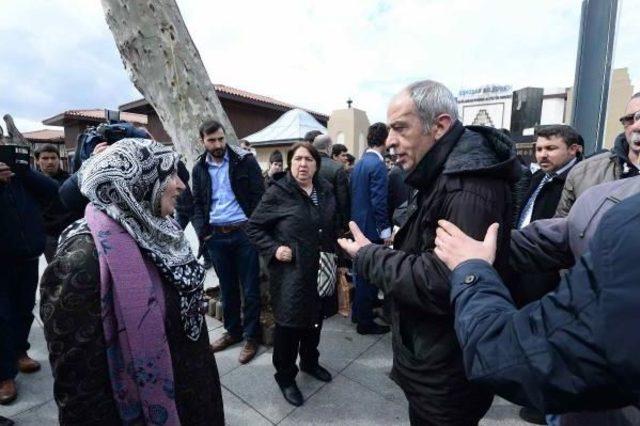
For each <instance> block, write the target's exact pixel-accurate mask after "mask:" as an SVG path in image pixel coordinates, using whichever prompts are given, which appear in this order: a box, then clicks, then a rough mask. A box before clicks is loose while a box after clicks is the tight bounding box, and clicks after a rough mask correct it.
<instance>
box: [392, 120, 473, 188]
mask: <svg viewBox="0 0 640 426" xmlns="http://www.w3.org/2000/svg"><path fill="white" fill-rule="evenodd" d="M464 130H465V129H464V126H463V125H462V123H461V122H460V121H459V120H456V122H455V123H453V125H452V126H451V127H450V128H449V130H447V133H445V134H444V135H443V136H442V137H441V138H440V140H438V141H437V142H436V144H435V145H434V146H433V148H431V150H430V151H429V152H427V154H426V155H425V156H424V157H423V158H422V160H420V162H419V163H418V165H417V166H416V168H415V169H414V170H413V171H411V172H410V173H409V175H408V176H407V178H406V179H405V182H406V183H407V184H409V185H410V186H412V187H414V188H416V189H422V188H425V187H427V186H428V185H429V184H430V183H431V182H432V181H433V180H434V179H435V178H436V177H437V176H438V175H439V174H440V173H441V172H442V170H443V168H444V164H445V162H446V161H447V157H449V153H451V150H452V149H453V147H454V146H455V145H456V143H457V142H458V140H459V139H460V137H461V136H462V134H463V133H464Z"/></svg>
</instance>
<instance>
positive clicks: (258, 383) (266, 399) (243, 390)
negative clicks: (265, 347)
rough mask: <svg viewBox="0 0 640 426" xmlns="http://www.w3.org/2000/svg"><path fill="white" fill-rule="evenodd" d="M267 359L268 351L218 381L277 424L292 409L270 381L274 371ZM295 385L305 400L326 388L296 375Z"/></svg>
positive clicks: (273, 382)
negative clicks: (296, 384)
mask: <svg viewBox="0 0 640 426" xmlns="http://www.w3.org/2000/svg"><path fill="white" fill-rule="evenodd" d="M271 355H272V354H271V351H269V352H266V353H264V354H262V355H260V356H259V357H257V358H256V359H254V360H253V362H251V363H250V364H247V365H243V366H241V367H240V368H237V369H235V370H233V371H232V372H230V373H229V374H227V375H226V376H224V377H222V379H221V381H222V384H223V385H224V386H225V387H226V388H228V389H229V390H230V391H231V392H233V393H234V394H235V395H237V396H238V397H240V398H241V399H242V400H243V401H245V402H246V403H248V404H249V405H251V406H252V407H253V408H254V409H255V410H257V411H258V412H260V413H261V414H262V415H263V416H264V417H266V418H267V419H269V420H270V421H271V422H273V423H278V422H280V420H282V419H283V418H284V417H285V416H286V415H287V414H289V413H290V412H292V411H293V410H294V409H296V407H294V406H293V405H291V404H289V403H288V402H287V401H286V400H285V399H284V397H283V396H282V393H281V392H280V389H279V388H278V385H277V383H276V381H275V379H274V378H273V374H274V373H275V370H274V368H273V365H272V363H271ZM296 382H297V383H298V387H299V388H300V391H301V392H302V395H303V396H304V398H305V399H308V398H309V397H310V396H311V395H313V394H314V393H315V392H316V391H318V389H320V388H321V387H322V386H324V385H326V384H325V383H323V382H320V381H319V380H316V379H314V378H312V377H311V376H309V375H307V374H304V373H300V374H298V376H297V377H296Z"/></svg>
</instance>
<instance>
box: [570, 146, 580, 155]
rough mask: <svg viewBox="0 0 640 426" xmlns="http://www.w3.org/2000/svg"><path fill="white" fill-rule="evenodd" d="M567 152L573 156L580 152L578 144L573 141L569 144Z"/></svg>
mask: <svg viewBox="0 0 640 426" xmlns="http://www.w3.org/2000/svg"><path fill="white" fill-rule="evenodd" d="M569 152H570V153H571V154H572V155H573V156H574V157H575V156H576V155H578V153H579V152H580V145H578V144H577V143H574V144H572V145H570V146H569Z"/></svg>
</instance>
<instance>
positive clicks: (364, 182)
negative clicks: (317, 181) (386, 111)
mask: <svg viewBox="0 0 640 426" xmlns="http://www.w3.org/2000/svg"><path fill="white" fill-rule="evenodd" d="M388 134H389V132H388V131H387V126H386V125H385V124H384V123H375V124H372V125H371V126H369V130H368V132H367V146H368V148H367V150H366V151H365V152H364V154H363V155H362V158H360V160H359V161H358V162H356V165H355V166H354V168H353V171H352V172H351V180H350V186H351V199H352V205H351V220H352V221H354V222H355V223H356V224H357V225H358V227H360V229H362V232H363V233H364V234H365V235H366V236H367V238H369V239H370V240H371V241H374V242H376V243H380V244H381V243H383V242H386V243H390V238H391V222H390V221H389V214H388V210H387V209H388V204H387V199H388V194H389V182H388V176H387V168H386V166H385V164H384V160H383V157H382V154H383V153H384V151H385V146H384V143H385V141H386V140H387V135H388ZM353 281H354V284H355V287H356V294H355V298H354V300H353V312H352V316H353V320H354V322H356V323H357V324H358V325H357V331H358V333H359V334H384V333H388V332H389V327H388V326H384V325H380V324H378V323H376V322H375V321H374V318H375V315H374V313H373V308H374V307H375V306H376V301H377V300H378V288H377V287H376V286H375V285H372V284H371V283H369V282H368V281H367V280H366V278H365V277H363V276H362V275H359V274H357V273H356V274H355V276H354V280H353Z"/></svg>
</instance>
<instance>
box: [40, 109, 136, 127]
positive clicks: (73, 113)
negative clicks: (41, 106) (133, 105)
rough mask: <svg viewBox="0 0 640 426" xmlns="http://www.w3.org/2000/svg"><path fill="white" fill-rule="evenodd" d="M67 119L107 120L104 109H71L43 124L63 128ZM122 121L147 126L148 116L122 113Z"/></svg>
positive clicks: (48, 119)
mask: <svg viewBox="0 0 640 426" xmlns="http://www.w3.org/2000/svg"><path fill="white" fill-rule="evenodd" d="M67 118H78V119H83V118H84V119H88V120H98V121H103V120H105V119H106V116H105V112H104V109H100V108H95V109H70V110H68V111H65V112H63V113H61V114H57V115H55V116H53V117H51V118H47V119H45V120H42V123H43V124H48V125H52V126H62V125H63V122H64V119H67ZM120 119H121V120H124V121H129V122H131V123H135V124H147V122H148V121H147V116H146V115H144V114H136V113H133V112H121V113H120Z"/></svg>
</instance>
